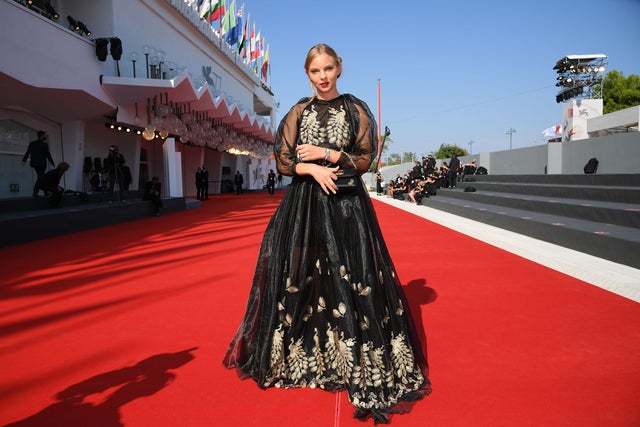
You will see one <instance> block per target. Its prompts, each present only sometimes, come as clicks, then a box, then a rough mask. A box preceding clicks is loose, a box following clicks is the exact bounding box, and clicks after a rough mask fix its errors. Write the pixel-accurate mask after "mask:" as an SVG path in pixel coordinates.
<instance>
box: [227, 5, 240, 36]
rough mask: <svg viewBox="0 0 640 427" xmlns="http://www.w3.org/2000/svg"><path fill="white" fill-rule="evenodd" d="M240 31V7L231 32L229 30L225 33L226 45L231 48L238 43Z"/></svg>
mask: <svg viewBox="0 0 640 427" xmlns="http://www.w3.org/2000/svg"><path fill="white" fill-rule="evenodd" d="M243 6H244V5H243ZM240 31H242V7H241V8H240V10H239V11H238V15H236V24H235V26H234V27H233V28H231V30H229V32H228V33H227V43H229V44H230V45H231V46H233V45H234V44H236V43H238V42H239V40H240V34H239V32H240Z"/></svg>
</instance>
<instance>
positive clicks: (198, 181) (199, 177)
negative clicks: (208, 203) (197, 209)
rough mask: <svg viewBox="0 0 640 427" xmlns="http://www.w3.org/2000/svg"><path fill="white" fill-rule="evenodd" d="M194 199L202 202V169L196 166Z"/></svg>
mask: <svg viewBox="0 0 640 427" xmlns="http://www.w3.org/2000/svg"><path fill="white" fill-rule="evenodd" d="M196 197H197V198H198V200H202V167H201V166H198V170H196Z"/></svg>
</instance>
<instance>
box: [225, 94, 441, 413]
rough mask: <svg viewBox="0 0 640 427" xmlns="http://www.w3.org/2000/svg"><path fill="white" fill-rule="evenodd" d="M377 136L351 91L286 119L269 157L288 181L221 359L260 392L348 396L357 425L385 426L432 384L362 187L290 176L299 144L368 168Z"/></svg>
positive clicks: (311, 103)
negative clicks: (297, 390)
mask: <svg viewBox="0 0 640 427" xmlns="http://www.w3.org/2000/svg"><path fill="white" fill-rule="evenodd" d="M376 134H377V129H376V123H375V119H374V118H373V116H372V114H371V112H370V111H369V109H368V107H367V106H366V104H365V103H364V102H362V101H360V100H359V99H357V98H356V97H354V96H351V95H346V94H345V95H340V96H339V97H337V98H335V99H333V100H331V101H322V100H318V99H315V98H314V99H302V100H301V101H300V102H299V103H298V104H296V105H295V106H294V107H293V108H292V109H291V110H290V111H289V113H287V115H286V116H285V117H284V118H283V119H282V122H281V123H280V126H279V128H278V132H277V136H276V144H275V147H274V151H275V155H276V160H277V166H278V171H279V172H280V173H282V174H285V175H293V180H292V183H291V186H290V187H289V189H288V190H287V193H286V194H285V196H284V198H283V200H282V202H281V203H280V206H279V207H278V209H277V210H276V212H275V214H274V215H273V217H272V218H271V221H270V222H269V225H268V227H267V229H266V231H265V235H264V238H263V241H262V245H261V248H260V253H259V256H258V261H257V266H256V270H255V276H254V279H253V284H252V287H251V291H250V294H249V300H248V302H247V309H246V313H245V316H244V319H243V321H242V323H241V324H240V327H239V328H238V331H237V332H236V334H235V336H234V338H233V339H232V341H231V344H230V345H229V348H228V350H227V353H226V355H225V357H224V361H223V363H224V365H225V366H226V367H227V368H229V369H231V368H237V369H238V371H239V374H240V376H241V377H243V378H244V377H251V378H253V379H254V380H255V381H256V382H257V383H258V385H259V386H260V387H263V388H266V387H281V388H292V387H311V388H315V387H319V388H322V389H325V390H328V391H337V390H346V391H347V394H348V397H349V400H350V402H351V403H352V404H353V405H354V406H355V407H356V411H355V416H356V417H359V418H366V417H369V416H371V417H373V419H374V421H375V422H376V423H378V422H383V423H384V422H388V417H387V415H388V414H390V413H402V412H407V411H408V410H409V408H410V403H409V402H413V401H416V400H418V399H421V398H422V397H423V396H424V395H426V394H428V393H429V392H430V391H431V388H430V382H429V379H428V367H427V361H426V355H425V353H424V352H423V351H422V349H421V345H420V342H419V340H418V337H417V334H416V331H415V327H414V323H413V319H412V318H411V315H410V313H409V312H408V304H407V302H406V300H405V296H404V293H403V291H402V289H401V286H400V283H399V280H398V278H397V276H396V273H395V268H394V266H393V263H392V261H391V257H390V256H389V253H388V251H387V247H386V245H385V242H384V240H383V238H382V233H381V231H380V228H379V225H378V221H377V219H376V216H375V212H374V210H373V206H372V204H371V200H370V198H369V195H368V193H367V191H366V189H365V187H364V185H363V183H362V181H361V180H360V179H358V180H357V182H358V185H357V186H356V188H353V189H341V190H339V192H338V194H335V195H334V194H331V195H327V194H325V193H324V192H323V191H322V189H321V188H320V186H319V184H318V183H317V182H316V181H315V180H314V179H313V178H312V177H311V176H302V175H296V174H295V166H296V163H297V162H298V161H299V159H297V158H296V155H295V145H296V144H315V145H319V146H322V147H329V148H331V149H333V150H336V151H340V154H341V156H340V160H339V162H338V163H337V164H336V165H339V166H341V168H345V167H349V166H351V167H353V166H355V167H356V168H357V170H358V172H360V173H362V172H365V171H367V170H368V168H369V165H370V164H371V162H372V161H373V159H374V158H375V156H376V154H377V141H378V138H377V135H376ZM319 163H321V162H319Z"/></svg>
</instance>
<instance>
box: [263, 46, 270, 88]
mask: <svg viewBox="0 0 640 427" xmlns="http://www.w3.org/2000/svg"><path fill="white" fill-rule="evenodd" d="M268 69H269V46H268V45H267V52H266V53H265V54H264V61H263V62H262V70H261V71H262V80H264V81H265V82H266V81H267V70H268Z"/></svg>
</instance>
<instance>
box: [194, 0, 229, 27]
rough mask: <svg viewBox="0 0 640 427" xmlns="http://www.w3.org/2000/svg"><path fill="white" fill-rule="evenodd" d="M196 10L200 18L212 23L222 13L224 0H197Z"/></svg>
mask: <svg viewBox="0 0 640 427" xmlns="http://www.w3.org/2000/svg"><path fill="white" fill-rule="evenodd" d="M198 12H199V14H200V16H201V17H202V19H204V20H205V21H207V22H208V23H212V22H213V21H216V20H218V19H220V17H222V16H223V15H224V0H214V1H211V0H198Z"/></svg>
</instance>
